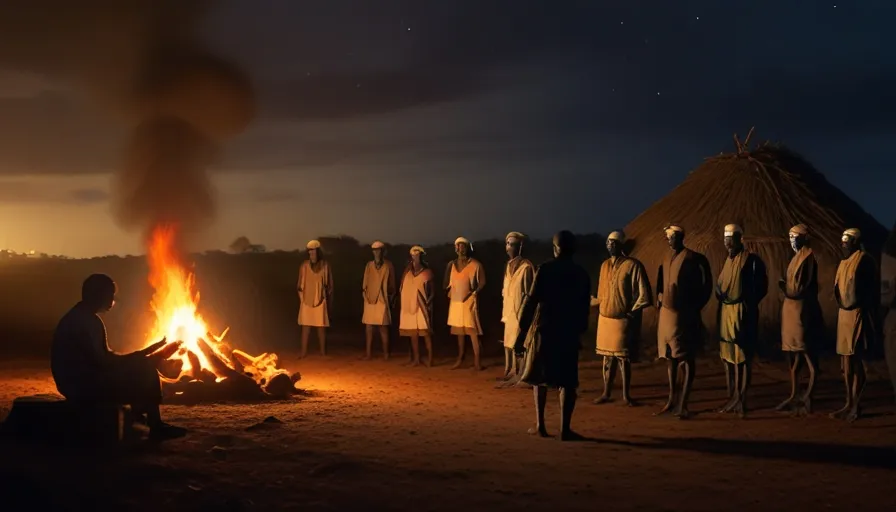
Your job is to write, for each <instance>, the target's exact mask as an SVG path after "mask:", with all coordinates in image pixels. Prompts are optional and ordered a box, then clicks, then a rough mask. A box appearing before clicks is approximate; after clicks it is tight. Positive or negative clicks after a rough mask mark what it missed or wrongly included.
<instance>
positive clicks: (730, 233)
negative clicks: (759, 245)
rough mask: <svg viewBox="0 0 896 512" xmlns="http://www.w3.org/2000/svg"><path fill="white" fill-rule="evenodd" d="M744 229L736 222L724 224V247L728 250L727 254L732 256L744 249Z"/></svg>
mask: <svg viewBox="0 0 896 512" xmlns="http://www.w3.org/2000/svg"><path fill="white" fill-rule="evenodd" d="M743 236H744V230H743V229H741V228H740V226H738V225H737V224H728V225H727V226H725V249H727V250H728V256H730V257H732V258H733V257H734V256H736V255H737V254H738V253H740V251H742V250H743V249H744V241H743Z"/></svg>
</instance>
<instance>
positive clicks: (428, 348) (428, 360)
mask: <svg viewBox="0 0 896 512" xmlns="http://www.w3.org/2000/svg"><path fill="white" fill-rule="evenodd" d="M423 342H424V343H426V363H425V364H426V367H427V368H430V367H432V335H431V334H429V333H426V334H424V335H423Z"/></svg>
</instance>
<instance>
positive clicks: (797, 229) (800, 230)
mask: <svg viewBox="0 0 896 512" xmlns="http://www.w3.org/2000/svg"><path fill="white" fill-rule="evenodd" d="M788 235H802V236H809V227H808V226H806V225H805V224H797V225H796V226H793V227H792V228H790V232H789V233H788Z"/></svg>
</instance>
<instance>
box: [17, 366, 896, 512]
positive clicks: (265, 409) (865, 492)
mask: <svg viewBox="0 0 896 512" xmlns="http://www.w3.org/2000/svg"><path fill="white" fill-rule="evenodd" d="M287 356H288V357H287V358H286V360H287V361H289V362H291V363H294V364H291V365H287V366H288V367H290V366H291V367H292V369H297V370H299V371H301V372H302V374H303V380H302V386H303V387H304V388H305V389H307V390H308V391H309V396H307V397H302V398H297V399H296V400H292V401H289V402H279V403H272V404H262V405H205V406H194V407H185V406H166V407H165V408H164V411H163V414H164V415H165V416H166V418H167V419H168V420H169V421H170V422H172V423H175V424H178V425H183V426H186V427H188V428H189V429H190V430H191V432H190V435H189V436H188V437H187V438H185V439H182V440H176V441H172V442H170V443H167V444H164V445H161V446H158V447H144V448H143V449H140V450H139V451H137V452H128V453H124V454H117V455H101V454H98V453H94V454H87V455H85V454H75V453H72V454H69V453H53V452H52V451H51V450H49V449H48V448H41V447H35V446H29V445H25V444H21V443H20V444H15V443H10V442H4V444H3V445H2V450H3V455H2V458H0V460H2V462H0V482H2V484H0V487H2V495H3V501H4V502H5V503H7V504H9V503H13V504H15V503H19V502H20V501H19V500H27V503H28V505H29V508H32V509H40V510H44V509H47V510H49V508H44V507H47V506H54V507H55V509H56V510H63V509H66V508H70V509H81V510H87V509H97V508H99V507H101V506H102V507H110V506H117V507H119V510H156V511H158V510H168V511H174V510H191V511H197V510H216V511H226V510H356V509H358V508H360V507H364V508H366V509H369V510H384V511H385V510H410V509H414V510H491V511H497V510H520V509H527V508H528V509H537V508H542V507H551V508H552V509H554V510H563V511H567V510H570V511H571V510H589V511H594V510H597V509H599V508H604V507H607V506H609V507H612V509H613V510H614V511H617V512H618V511H621V510H707V511H708V510H724V509H728V508H733V507H737V508H740V509H742V510H743V509H746V510H757V509H760V508H762V509H764V510H790V511H795V510H813V509H815V510H817V509H831V510H843V509H846V508H847V507H849V508H853V509H860V510H863V511H868V510H892V509H893V506H894V504H896V498H894V491H893V483H894V482H896V479H894V477H896V471H894V469H896V451H894V445H896V416H894V415H893V394H892V391H891V390H890V389H889V388H888V386H889V385H888V383H886V382H884V381H880V380H878V381H875V382H873V383H871V384H870V386H869V389H868V392H867V395H866V396H867V398H868V400H867V407H866V412H867V417H866V418H864V419H863V420H860V421H859V422H857V423H855V424H852V425H850V424H845V423H843V422H839V421H835V420H831V419H829V418H828V417H827V412H829V411H830V410H833V409H835V408H837V407H839V406H840V405H841V404H842V397H841V387H840V385H839V384H840V381H839V380H838V379H839V375H837V373H836V370H835V369H834V370H832V371H826V372H825V374H824V375H823V376H822V382H821V388H820V392H819V396H818V398H817V400H816V407H815V408H816V413H815V414H813V415H812V416H811V417H808V418H792V417H788V416H786V415H782V414H780V413H775V412H774V411H770V410H769V408H771V407H773V406H774V405H775V404H776V403H777V402H778V401H780V400H781V399H783V398H784V396H786V394H787V392H788V391H789V388H788V385H787V383H786V382H785V380H784V379H785V378H786V375H785V374H784V373H783V371H782V369H781V368H778V367H777V366H776V365H764V366H761V367H760V368H758V369H757V372H756V376H755V380H754V382H755V386H754V388H753V393H752V400H751V407H752V408H753V409H754V412H752V413H751V415H750V417H748V418H747V419H746V420H740V419H737V418H733V417H730V416H728V415H724V416H723V415H720V414H717V413H714V412H711V410H712V408H714V407H718V406H719V405H720V404H721V402H722V401H723V395H724V380H723V378H722V373H721V368H720V366H719V364H718V362H717V360H714V359H712V358H708V359H706V360H703V361H701V363H700V369H699V374H698V377H697V379H698V380H697V384H696V390H695V394H694V396H693V404H692V410H693V411H694V412H697V413H699V414H698V415H697V416H696V417H694V418H693V419H692V420H691V421H677V420H674V419H669V418H658V417H653V416H652V413H653V412H655V411H656V410H657V409H658V408H659V407H660V406H661V404H662V402H663V400H664V398H665V393H666V391H665V390H666V388H665V383H664V378H665V372H664V370H663V367H662V366H661V365H659V364H656V363H644V364H640V365H638V366H637V368H636V371H635V373H634V384H635V385H634V390H633V393H634V394H635V398H636V399H639V400H640V401H641V406H640V407H635V408H626V407H623V406H621V405H619V404H618V403H611V404H607V405H602V406H596V405H593V404H592V403H591V402H592V400H593V399H594V398H595V397H596V393H597V391H598V390H599V388H600V383H599V379H600V372H599V368H598V366H597V364H596V363H594V362H589V363H584V364H583V368H582V372H581V379H582V382H583V390H582V395H581V399H580V401H579V407H578V409H577V410H576V415H575V418H574V428H575V429H576V430H577V431H579V432H580V433H582V434H584V435H586V436H588V437H589V438H591V439H590V440H588V441H584V442H578V443H561V442H559V441H558V440H556V439H536V438H532V437H529V436H527V435H526V429H527V428H528V427H530V426H531V425H532V422H533V417H534V410H533V404H532V393H531V391H530V390H527V389H496V388H495V381H494V379H495V377H496V376H497V375H498V374H499V373H500V368H499V366H500V363H498V362H496V361H494V362H492V363H493V366H492V367H491V368H489V369H487V370H485V371H483V372H481V373H475V372H473V371H472V370H459V371H449V370H448V366H449V365H448V364H447V360H444V359H443V360H442V361H439V363H441V364H439V365H438V366H437V367H434V368H430V369H426V368H406V367H403V366H402V365H401V363H402V362H403V361H404V359H403V355H402V354H399V355H398V356H396V357H394V358H393V360H392V361H390V362H383V361H371V362H364V361H358V360H357V355H356V354H349V353H344V354H336V355H335V356H330V357H328V358H320V357H312V358H310V359H308V360H306V361H303V362H301V363H297V362H295V361H294V360H290V359H289V357H294V356H292V355H287ZM46 366H47V365H46V363H43V362H22V361H18V362H6V363H2V365H0V379H2V380H0V383H2V384H0V417H2V416H5V413H6V412H7V411H8V408H9V406H10V403H11V401H12V399H13V398H14V397H16V396H20V395H26V394H34V393H43V392H52V391H53V390H54V387H53V384H52V381H51V379H50V376H49V373H48V371H47V370H46ZM269 416H274V417H276V418H277V419H279V420H280V421H282V424H277V423H273V424H265V425H262V426H261V427H257V428H250V429H249V430H247V428H249V427H252V426H253V425H257V424H259V423H260V422H262V420H264V419H265V418H266V417H269ZM558 426H559V418H558V410H557V400H556V394H553V393H552V394H551V397H550V403H549V406H548V428H549V430H550V431H551V432H552V433H556V432H557V429H558ZM22 503H26V502H22ZM4 508H5V507H4ZM19 509H20V508H19V507H16V506H14V507H12V508H10V509H9V510H19Z"/></svg>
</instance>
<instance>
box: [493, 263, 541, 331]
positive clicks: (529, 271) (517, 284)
mask: <svg viewBox="0 0 896 512" xmlns="http://www.w3.org/2000/svg"><path fill="white" fill-rule="evenodd" d="M510 269H511V265H510V263H508V264H507V266H506V268H505V269H504V288H503V290H502V292H501V296H502V297H504V307H503V310H502V312H501V321H502V322H504V341H503V343H504V347H505V348H511V349H512V348H513V345H514V344H515V343H516V339H517V336H518V335H519V332H520V319H519V316H520V310H521V309H522V308H523V304H524V303H525V302H526V297H528V296H529V290H530V289H531V287H532V280H533V279H534V277H535V267H534V266H533V265H532V263H531V262H530V261H529V260H526V259H522V260H521V261H520V262H519V264H518V265H517V267H516V269H515V270H514V272H513V274H512V275H511V274H510Z"/></svg>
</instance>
